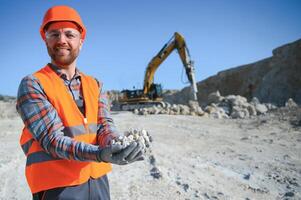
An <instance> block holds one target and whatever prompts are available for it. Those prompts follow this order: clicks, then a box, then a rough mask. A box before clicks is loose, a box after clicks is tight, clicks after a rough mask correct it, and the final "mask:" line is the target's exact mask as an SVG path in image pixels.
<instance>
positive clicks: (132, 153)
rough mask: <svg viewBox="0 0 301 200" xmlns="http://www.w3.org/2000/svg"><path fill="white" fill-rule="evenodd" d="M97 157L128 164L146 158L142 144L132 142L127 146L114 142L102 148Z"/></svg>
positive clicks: (118, 163)
mask: <svg viewBox="0 0 301 200" xmlns="http://www.w3.org/2000/svg"><path fill="white" fill-rule="evenodd" d="M97 159H98V161H102V162H108V163H112V164H116V165H126V164H129V163H132V162H135V161H137V160H144V157H143V149H142V144H140V143H137V142H132V143H131V144H130V145H128V146H127V147H123V146H122V145H120V144H112V145H110V146H108V147H105V148H103V149H100V152H99V154H98V155H97Z"/></svg>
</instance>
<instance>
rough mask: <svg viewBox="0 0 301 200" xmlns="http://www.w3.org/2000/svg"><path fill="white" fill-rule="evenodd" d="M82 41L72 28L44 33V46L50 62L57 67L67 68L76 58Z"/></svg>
mask: <svg viewBox="0 0 301 200" xmlns="http://www.w3.org/2000/svg"><path fill="white" fill-rule="evenodd" d="M82 43H83V40H82V39H81V35H80V32H79V31H78V30H76V29H73V28H62V29H57V30H56V29H55V30H51V31H47V32H46V46H47V50H48V54H49V56H50V57H51V59H52V61H53V62H54V63H55V64H56V65H57V66H59V67H63V68H65V67H68V66H69V65H70V64H72V63H73V62H74V61H75V59H76V58H77V56H78V54H79V51H80V49H81V47H82Z"/></svg>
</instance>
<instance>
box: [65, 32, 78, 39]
mask: <svg viewBox="0 0 301 200" xmlns="http://www.w3.org/2000/svg"><path fill="white" fill-rule="evenodd" d="M66 37H67V38H69V39H73V38H75V37H76V35H75V34H73V33H66Z"/></svg>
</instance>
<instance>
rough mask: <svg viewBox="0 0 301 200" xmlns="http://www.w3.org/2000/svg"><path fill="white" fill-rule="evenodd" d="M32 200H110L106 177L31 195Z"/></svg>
mask: <svg viewBox="0 0 301 200" xmlns="http://www.w3.org/2000/svg"><path fill="white" fill-rule="evenodd" d="M32 196H33V200H110V188H109V181H108V177H107V175H104V176H102V177H100V178H98V179H92V178H90V179H89V180H88V181H87V182H85V183H83V184H81V185H76V186H70V187H61V188H54V189H50V190H46V191H42V192H38V193H35V194H33V195H32Z"/></svg>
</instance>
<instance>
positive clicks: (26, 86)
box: [16, 64, 118, 161]
mask: <svg viewBox="0 0 301 200" xmlns="http://www.w3.org/2000/svg"><path fill="white" fill-rule="evenodd" d="M49 65H50V67H51V68H52V69H53V70H54V71H55V72H56V73H57V74H58V76H59V77H61V79H62V80H63V81H64V84H65V86H66V87H67V88H68V91H69V92H70V94H71V95H72V97H73V99H74V101H75V102H76V104H77V106H78V107H79V109H80V111H81V112H82V113H85V112H84V109H85V108H84V101H83V98H82V90H81V75H80V73H79V71H78V70H76V73H75V75H74V76H73V78H72V79H71V80H67V77H66V75H65V74H63V73H62V72H61V71H60V70H59V68H57V67H56V66H54V65H52V64H49ZM16 108H17V111H18V113H19V114H20V116H21V118H22V120H23V122H24V124H25V126H26V127H27V128H28V129H29V131H30V132H31V133H32V135H33V137H34V139H35V140H37V141H38V142H39V144H40V145H41V147H42V148H43V149H44V150H45V151H46V152H47V153H49V154H50V155H52V156H53V157H55V158H64V159H72V160H80V161H97V158H96V155H97V153H98V152H99V147H104V146H106V145H108V144H109V143H110V141H111V140H112V139H113V138H115V137H117V136H118V133H117V131H116V128H115V126H114V122H113V120H112V118H111V117H110V111H109V107H108V100H107V98H106V95H104V94H103V93H101V91H100V95H99V100H98V121H97V141H98V142H99V145H92V144H87V143H83V142H78V141H75V140H74V139H72V138H70V137H68V136H64V133H63V131H62V130H63V129H64V126H63V123H62V121H61V119H60V117H59V116H58V113H57V111H56V110H55V108H54V107H53V106H52V104H51V103H50V102H49V101H48V98H47V96H46V94H45V92H44V90H43V88H42V86H41V84H40V82H39V80H38V79H37V78H36V77H34V76H33V75H28V76H26V77H25V78H23V80H22V81H21V83H20V86H19V90H18V98H17V105H16Z"/></svg>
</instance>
